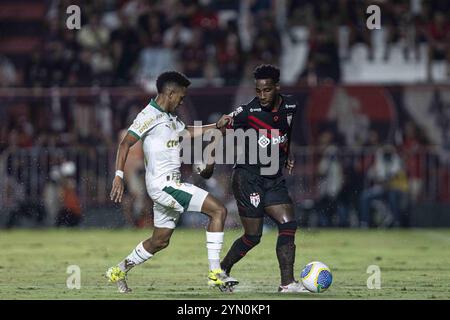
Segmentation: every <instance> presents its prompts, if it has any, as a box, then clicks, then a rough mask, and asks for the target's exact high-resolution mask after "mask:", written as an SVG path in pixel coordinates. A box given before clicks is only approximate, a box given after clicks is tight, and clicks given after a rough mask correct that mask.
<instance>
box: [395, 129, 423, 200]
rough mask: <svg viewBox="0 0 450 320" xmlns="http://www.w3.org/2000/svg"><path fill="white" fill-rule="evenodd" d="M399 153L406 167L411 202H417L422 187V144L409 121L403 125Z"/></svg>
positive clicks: (416, 131)
mask: <svg viewBox="0 0 450 320" xmlns="http://www.w3.org/2000/svg"><path fill="white" fill-rule="evenodd" d="M401 151H402V156H403V158H404V163H405V165H406V173H407V175H408V181H409V190H410V195H411V200H412V201H417V199H418V198H419V196H420V193H421V189H422V187H423V175H424V172H423V170H424V165H425V163H424V159H423V156H422V155H421V152H423V143H422V141H421V138H420V137H419V136H418V130H417V128H416V126H415V125H414V123H413V122H411V121H409V122H407V123H406V124H405V128H404V139H403V143H402V145H401Z"/></svg>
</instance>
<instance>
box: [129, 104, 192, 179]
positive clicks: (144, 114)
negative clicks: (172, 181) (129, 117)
mask: <svg viewBox="0 0 450 320" xmlns="http://www.w3.org/2000/svg"><path fill="white" fill-rule="evenodd" d="M184 128H185V125H184V123H183V122H182V121H180V120H178V119H177V117H176V116H175V115H172V114H171V113H168V112H165V111H164V110H162V109H161V107H160V106H158V104H157V103H156V101H155V100H153V99H152V100H151V101H150V103H149V104H148V105H147V106H146V107H145V108H144V109H143V110H142V111H141V112H140V113H139V114H138V115H137V117H136V119H135V120H134V121H133V124H132V125H131V126H130V127H129V129H128V132H129V133H130V134H132V135H133V136H135V137H136V138H138V139H141V140H142V147H143V151H144V163H145V171H146V177H145V178H146V180H147V181H155V180H157V179H158V178H160V177H162V176H164V175H167V174H168V173H172V172H180V166H181V159H180V143H179V134H180V132H181V131H183V130H184Z"/></svg>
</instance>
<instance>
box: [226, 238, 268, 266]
mask: <svg viewBox="0 0 450 320" xmlns="http://www.w3.org/2000/svg"><path fill="white" fill-rule="evenodd" d="M260 241H261V235H257V236H250V235H248V234H244V235H243V236H242V237H240V238H239V239H237V240H236V241H235V242H234V243H233V245H232V246H231V248H230V250H229V251H228V253H227V255H226V256H225V258H224V259H223V261H222V262H221V263H220V266H221V267H222V269H223V270H224V271H225V272H226V273H227V274H230V271H231V268H232V267H233V265H234V264H235V263H236V262H238V261H239V260H241V259H242V257H244V256H245V255H246V254H247V252H249V251H250V250H251V249H252V248H253V247H254V246H256V245H257V244H258V243H259V242H260Z"/></svg>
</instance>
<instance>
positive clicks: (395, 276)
mask: <svg viewBox="0 0 450 320" xmlns="http://www.w3.org/2000/svg"><path fill="white" fill-rule="evenodd" d="M150 232H151V231H150V230H139V231H136V230H90V229H89V230H72V231H71V230H13V231H4V230H2V231H1V232H0V299H108V300H109V299H153V300H155V299H173V300H175V299H261V300H267V299H270V300H272V299H449V298H450V291H449V288H450V267H449V266H450V230H448V229H435V230H430V229H427V230H415V229H414V230H369V231H360V230H336V229H333V230H331V229H320V230H301V229H300V230H298V232H297V237H296V244H297V256H296V263H295V273H296V276H297V277H298V275H299V273H300V271H301V268H302V266H304V265H305V264H306V263H308V262H310V261H314V260H319V261H322V262H324V263H326V264H327V265H328V266H329V267H330V268H331V270H332V272H333V284H332V286H331V288H330V289H329V290H328V291H326V292H324V293H321V294H278V293H277V292H276V289H277V285H278V283H279V271H278V264H277V260H276V255H275V250H274V249H275V242H276V235H277V233H276V231H275V230H269V231H267V232H265V233H264V235H263V238H262V241H261V243H260V244H259V246H258V247H256V248H254V249H253V250H252V251H251V252H250V253H249V254H248V255H247V256H246V257H245V258H244V259H243V260H241V261H240V262H239V263H238V264H237V265H236V266H235V267H234V269H233V272H232V275H233V276H234V277H236V278H237V279H238V280H240V281H241V284H240V285H239V287H238V289H236V291H235V292H234V293H232V294H229V293H228V294H224V293H220V292H218V291H216V290H214V289H210V288H208V287H207V285H206V275H207V269H208V265H207V255H206V247H205V232H204V231H203V230H198V229H181V228H180V229H177V230H176V231H175V233H174V235H173V237H172V240H171V244H170V245H169V247H168V248H167V249H165V250H163V251H162V252H160V253H158V254H156V255H155V256H154V257H153V259H152V260H151V261H148V262H146V263H145V264H143V265H141V266H138V267H136V268H135V269H134V270H132V271H131V272H130V273H129V285H130V287H131V288H132V289H133V290H134V291H133V293H132V294H128V295H123V294H119V293H118V292H117V291H116V287H115V285H112V284H109V283H107V281H106V280H105V279H104V278H103V277H102V274H103V273H104V272H105V270H106V269H107V268H108V267H109V266H112V265H114V264H116V263H117V262H119V261H120V260H121V259H122V258H123V257H125V256H126V255H127V254H128V253H129V252H130V251H131V250H132V249H133V248H134V247H135V245H136V244H137V243H138V242H139V241H141V240H142V239H144V238H146V237H147V235H148V234H149V233H150ZM240 234H241V231H240V230H226V232H225V243H224V249H223V251H222V256H223V255H224V254H225V252H226V250H228V249H229V248H230V246H231V244H232V243H233V241H234V239H235V238H236V237H238V236H239V235H240ZM70 265H78V266H79V267H80V270H81V289H79V290H77V289H68V288H67V285H66V281H67V278H68V277H69V276H70V274H68V273H67V267H68V266H70ZM370 265H377V266H379V267H380V270H381V289H372V290H369V289H368V288H367V279H368V278H369V277H370V276H371V274H369V273H367V268H368V266H370Z"/></svg>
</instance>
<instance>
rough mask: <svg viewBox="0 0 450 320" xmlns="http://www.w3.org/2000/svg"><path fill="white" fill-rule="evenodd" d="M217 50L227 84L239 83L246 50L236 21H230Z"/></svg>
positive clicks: (222, 73) (220, 66)
mask: <svg viewBox="0 0 450 320" xmlns="http://www.w3.org/2000/svg"><path fill="white" fill-rule="evenodd" d="M216 52H217V62H218V66H219V69H220V75H221V76H222V77H223V78H224V79H225V85H227V86H236V85H238V84H239V81H240V79H241V77H242V69H243V65H244V57H243V56H244V52H243V50H242V47H241V42H240V39H239V34H238V30H237V25H236V22H235V21H229V22H228V27H227V30H226V31H225V34H224V36H223V38H222V39H221V41H220V42H219V44H218V45H217V49H216Z"/></svg>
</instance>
